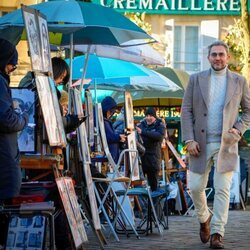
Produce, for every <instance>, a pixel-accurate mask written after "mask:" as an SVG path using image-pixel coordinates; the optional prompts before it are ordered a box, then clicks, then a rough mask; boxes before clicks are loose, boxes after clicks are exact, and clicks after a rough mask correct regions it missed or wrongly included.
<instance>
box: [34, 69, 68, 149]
mask: <svg viewBox="0 0 250 250" xmlns="http://www.w3.org/2000/svg"><path fill="white" fill-rule="evenodd" d="M35 77H36V86H37V92H38V96H39V100H40V105H41V108H42V113H43V118H44V123H45V127H46V131H47V135H48V139H49V144H50V146H60V147H66V144H67V141H66V135H65V131H64V127H63V121H62V115H61V111H60V107H59V102H58V98H57V92H56V87H55V83H54V81H53V80H52V79H51V78H49V77H47V76H43V75H37V74H36V76H35Z"/></svg>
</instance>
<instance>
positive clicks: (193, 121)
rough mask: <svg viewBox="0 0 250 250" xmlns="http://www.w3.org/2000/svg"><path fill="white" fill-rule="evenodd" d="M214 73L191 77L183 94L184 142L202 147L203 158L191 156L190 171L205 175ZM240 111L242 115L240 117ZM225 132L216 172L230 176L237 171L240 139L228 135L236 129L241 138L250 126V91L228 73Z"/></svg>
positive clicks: (245, 82) (240, 77) (241, 79)
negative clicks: (231, 172) (211, 77)
mask: <svg viewBox="0 0 250 250" xmlns="http://www.w3.org/2000/svg"><path fill="white" fill-rule="evenodd" d="M210 76H211V70H206V71H202V72H200V73H197V74H194V75H191V76H190V79H189V83H188V86H187V89H186V91H185V94H184V99H183V102H182V111H181V130H182V140H183V141H184V142H185V141H187V140H195V141H197V142H198V143H199V145H200V149H201V152H200V155H199V156H198V157H193V156H190V170H191V171H193V172H195V173H201V174H202V173H204V172H205V168H206V130H207V111H208V109H207V107H208V87H209V83H210ZM239 107H241V109H242V115H241V116H239ZM222 115H223V129H222V137H221V147H220V150H219V154H218V162H217V171H219V172H227V171H232V170H235V169H236V166H237V159H238V141H239V140H240V136H239V135H236V134H233V133H228V130H229V129H230V128H233V127H235V128H237V129H238V130H239V131H240V132H241V134H243V133H244V132H245V131H246V129H247V128H248V127H249V126H250V89H249V87H248V85H247V81H246V79H245V78H244V77H242V76H240V75H238V74H236V73H233V72H231V71H230V70H228V69H227V92H226V97H225V105H224V109H223V114H222Z"/></svg>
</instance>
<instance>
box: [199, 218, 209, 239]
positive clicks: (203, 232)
mask: <svg viewBox="0 0 250 250" xmlns="http://www.w3.org/2000/svg"><path fill="white" fill-rule="evenodd" d="M211 218H212V215H211V214H210V215H209V217H208V219H207V221H206V222H204V223H200V238H201V242H202V243H207V242H208V241H209V238H210V221H211Z"/></svg>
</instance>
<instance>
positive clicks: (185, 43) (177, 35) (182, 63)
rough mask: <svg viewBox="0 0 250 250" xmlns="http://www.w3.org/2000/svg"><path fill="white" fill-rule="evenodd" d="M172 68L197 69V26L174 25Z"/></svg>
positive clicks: (198, 66)
mask: <svg viewBox="0 0 250 250" xmlns="http://www.w3.org/2000/svg"><path fill="white" fill-rule="evenodd" d="M174 68H176V69H182V70H185V71H191V72H192V71H199V70H200V62H199V27H198V26H175V27H174Z"/></svg>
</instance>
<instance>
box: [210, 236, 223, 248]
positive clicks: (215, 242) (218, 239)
mask: <svg viewBox="0 0 250 250" xmlns="http://www.w3.org/2000/svg"><path fill="white" fill-rule="evenodd" d="M210 248H212V249H224V244H223V242H222V236H221V235H220V234H218V233H216V234H212V235H211V239H210Z"/></svg>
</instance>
